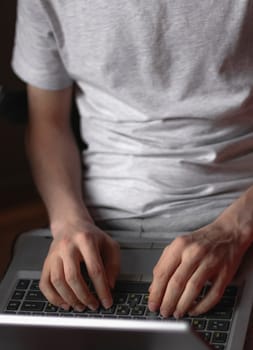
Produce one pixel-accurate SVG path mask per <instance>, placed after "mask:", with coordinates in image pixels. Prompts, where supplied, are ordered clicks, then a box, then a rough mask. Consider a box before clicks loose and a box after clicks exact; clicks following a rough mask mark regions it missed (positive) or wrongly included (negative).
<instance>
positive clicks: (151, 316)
mask: <svg viewBox="0 0 253 350" xmlns="http://www.w3.org/2000/svg"><path fill="white" fill-rule="evenodd" d="M146 317H147V318H149V319H157V318H159V312H157V311H155V312H152V311H150V310H149V309H147V310H146Z"/></svg>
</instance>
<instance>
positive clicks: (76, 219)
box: [50, 206, 94, 237]
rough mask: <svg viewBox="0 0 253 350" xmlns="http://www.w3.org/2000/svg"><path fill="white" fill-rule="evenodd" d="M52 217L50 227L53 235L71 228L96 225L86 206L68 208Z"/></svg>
mask: <svg viewBox="0 0 253 350" xmlns="http://www.w3.org/2000/svg"><path fill="white" fill-rule="evenodd" d="M54 214H55V215H52V216H51V217H50V229H51V232H52V235H53V237H56V236H57V235H58V234H61V233H62V232H64V231H66V230H69V231H72V230H73V229H78V228H81V227H83V226H85V225H90V224H93V225H94V221H93V219H92V217H91V216H90V214H89V212H88V210H87V208H86V207H85V206H80V207H76V208H75V209H74V208H73V207H71V208H66V209H65V210H62V211H58V212H57V213H54Z"/></svg>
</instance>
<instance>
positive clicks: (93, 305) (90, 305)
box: [88, 303, 98, 311]
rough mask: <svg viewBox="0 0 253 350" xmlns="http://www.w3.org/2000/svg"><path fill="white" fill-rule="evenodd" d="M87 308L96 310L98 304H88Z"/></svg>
mask: <svg viewBox="0 0 253 350" xmlns="http://www.w3.org/2000/svg"><path fill="white" fill-rule="evenodd" d="M88 308H89V309H91V310H93V311H96V310H97V309H98V304H97V303H96V304H89V305H88Z"/></svg>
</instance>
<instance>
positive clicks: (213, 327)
mask: <svg viewBox="0 0 253 350" xmlns="http://www.w3.org/2000/svg"><path fill="white" fill-rule="evenodd" d="M229 325H230V322H229V321H225V320H211V321H208V325H207V329H208V330H209V331H224V332H226V331H228V329H229Z"/></svg>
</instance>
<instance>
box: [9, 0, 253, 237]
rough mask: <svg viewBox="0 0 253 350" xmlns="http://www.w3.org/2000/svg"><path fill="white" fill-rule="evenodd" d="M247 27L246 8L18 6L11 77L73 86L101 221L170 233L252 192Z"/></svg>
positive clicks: (86, 183)
mask: <svg viewBox="0 0 253 350" xmlns="http://www.w3.org/2000/svg"><path fill="white" fill-rule="evenodd" d="M252 23H253V1H252V0H240V1H238V0H223V1H214V0H201V1H199V0H198V1H197V0H190V1H189V0H177V1H174V0H138V1H137V0H128V1H123V0H110V1H107V2H105V1H102V0H86V1H83V0H82V1H81V0H73V1H67V0H54V1H46V0H20V1H19V5H18V18H17V29H16V41H15V47H14V53H13V68H14V70H15V72H16V73H17V74H18V75H19V76H20V77H21V78H22V79H23V80H24V81H26V82H27V83H29V84H32V85H34V86H37V87H40V88H43V89H48V90H55V89H62V88H65V87H67V86H69V85H71V84H72V83H73V82H75V83H76V86H77V89H76V99H77V104H78V107H79V111H80V115H81V133H82V137H83V139H84V141H85V142H86V144H87V149H85V150H84V151H83V166H84V172H83V187H84V197H85V203H86V205H87V206H88V208H89V210H90V212H91V213H92V215H93V217H94V218H95V220H96V221H98V222H101V223H102V224H103V225H104V224H106V222H107V223H110V224H112V226H115V227H118V226H119V227H120V225H118V223H120V222H125V221H124V220H126V219H127V220H128V222H129V220H130V221H131V220H132V222H134V223H135V227H136V230H138V231H139V233H140V234H141V235H145V234H146V235H149V234H151V235H152V232H154V231H156V232H159V231H163V232H164V230H166V232H168V235H171V236H175V235H178V234H181V233H184V232H188V231H189V230H194V229H197V228H199V227H201V226H203V225H205V224H207V223H209V222H211V221H212V220H214V219H215V218H216V217H217V216H218V215H219V214H220V213H221V212H222V211H223V210H224V209H225V208H226V207H227V206H228V205H229V204H230V203H232V201H234V200H235V199H236V198H237V197H238V196H239V195H240V194H241V193H242V192H243V191H245V190H246V189H247V188H248V187H249V186H251V185H252V183H253V91H252V85H253V26H252ZM159 223H161V227H159ZM123 226H124V225H123Z"/></svg>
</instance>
